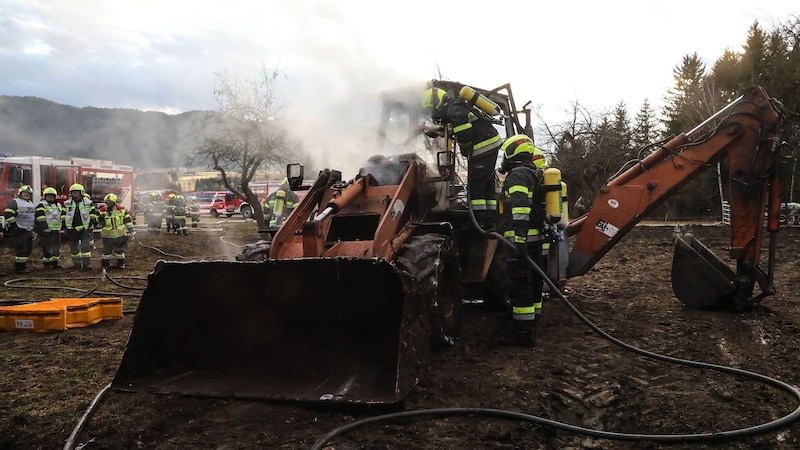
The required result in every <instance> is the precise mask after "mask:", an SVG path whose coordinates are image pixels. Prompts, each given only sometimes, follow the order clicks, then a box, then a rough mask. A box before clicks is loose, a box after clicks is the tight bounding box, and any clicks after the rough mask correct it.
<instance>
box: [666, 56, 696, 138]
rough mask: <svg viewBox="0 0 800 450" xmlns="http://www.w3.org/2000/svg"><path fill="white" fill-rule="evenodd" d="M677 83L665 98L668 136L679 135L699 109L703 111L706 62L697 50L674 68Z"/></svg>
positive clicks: (690, 122) (688, 127)
mask: <svg viewBox="0 0 800 450" xmlns="http://www.w3.org/2000/svg"><path fill="white" fill-rule="evenodd" d="M672 74H673V77H674V79H675V85H674V86H673V87H672V88H670V89H669V91H668V94H667V96H666V97H665V98H664V100H665V106H664V116H665V119H664V128H665V130H664V131H665V133H666V135H667V136H673V135H677V134H679V133H681V132H683V131H685V130H687V129H690V127H691V126H692V125H694V124H693V122H694V121H695V120H693V116H695V113H696V112H697V111H703V110H704V108H703V107H702V99H703V82H704V80H705V77H706V66H705V63H703V61H702V60H701V59H700V57H699V56H697V52H695V53H693V54H691V55H685V56H684V57H683V63H682V64H681V65H680V66H679V67H675V68H674V69H673V70H672Z"/></svg>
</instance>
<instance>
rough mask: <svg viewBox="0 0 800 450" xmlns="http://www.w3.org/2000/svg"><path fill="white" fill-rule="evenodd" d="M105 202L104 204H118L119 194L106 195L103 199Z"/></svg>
mask: <svg viewBox="0 0 800 450" xmlns="http://www.w3.org/2000/svg"><path fill="white" fill-rule="evenodd" d="M103 201H104V202H111V203H117V194H114V193H111V194H106V196H105V198H104V199H103Z"/></svg>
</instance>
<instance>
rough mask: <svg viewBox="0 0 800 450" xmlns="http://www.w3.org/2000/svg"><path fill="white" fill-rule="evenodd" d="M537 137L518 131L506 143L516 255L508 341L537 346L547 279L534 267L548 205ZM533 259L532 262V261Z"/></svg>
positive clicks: (506, 208) (506, 188)
mask: <svg viewBox="0 0 800 450" xmlns="http://www.w3.org/2000/svg"><path fill="white" fill-rule="evenodd" d="M534 148H535V147H534V145H533V140H532V139H531V138H530V137H528V136H526V135H524V134H518V135H514V136H511V137H509V138H508V139H506V141H505V142H504V143H503V146H502V150H503V157H504V161H503V170H504V171H506V172H507V173H508V175H507V176H506V179H505V181H504V182H503V190H502V194H503V197H502V199H503V204H502V211H503V218H504V233H503V236H504V237H505V238H506V239H508V240H509V241H511V242H512V243H513V244H514V248H515V252H514V256H513V257H511V258H509V260H508V275H509V281H510V283H511V285H510V289H509V297H510V302H511V319H512V320H511V330H509V331H510V334H509V335H508V336H507V338H508V340H507V343H508V344H510V345H518V346H523V347H533V346H534V345H535V342H536V341H535V332H536V322H535V319H536V308H537V306H538V307H539V309H541V303H542V286H543V282H544V280H543V279H542V277H541V276H540V275H539V273H538V272H537V271H536V270H535V268H534V267H533V266H531V264H530V263H531V261H532V262H533V263H534V264H537V265H540V264H541V259H542V241H543V238H544V237H543V235H542V228H543V226H544V216H545V212H544V206H543V202H542V200H541V198H540V197H541V196H542V191H541V190H540V187H541V185H542V177H543V172H542V170H541V169H540V168H537V167H536V165H535V163H534V161H533V156H534ZM529 260H531V261H529Z"/></svg>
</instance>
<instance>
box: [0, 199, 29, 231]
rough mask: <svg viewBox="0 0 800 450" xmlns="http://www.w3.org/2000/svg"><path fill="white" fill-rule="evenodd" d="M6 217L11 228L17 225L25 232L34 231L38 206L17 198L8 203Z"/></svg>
mask: <svg viewBox="0 0 800 450" xmlns="http://www.w3.org/2000/svg"><path fill="white" fill-rule="evenodd" d="M4 217H5V219H6V224H7V225H8V226H9V227H12V228H13V226H14V225H16V226H17V227H19V228H21V229H23V230H26V231H32V230H33V226H34V224H35V223H36V205H34V204H33V202H29V201H27V200H24V199H22V198H21V197H18V198H15V199H13V200H11V201H10V202H8V206H6V210H5V214H4Z"/></svg>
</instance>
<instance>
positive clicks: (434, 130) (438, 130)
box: [425, 125, 444, 138]
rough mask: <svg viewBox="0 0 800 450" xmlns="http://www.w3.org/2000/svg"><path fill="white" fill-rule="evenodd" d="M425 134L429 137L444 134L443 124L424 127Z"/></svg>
mask: <svg viewBox="0 0 800 450" xmlns="http://www.w3.org/2000/svg"><path fill="white" fill-rule="evenodd" d="M425 136H428V137H429V138H437V137H441V136H444V126H442V125H439V126H436V127H425Z"/></svg>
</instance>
